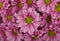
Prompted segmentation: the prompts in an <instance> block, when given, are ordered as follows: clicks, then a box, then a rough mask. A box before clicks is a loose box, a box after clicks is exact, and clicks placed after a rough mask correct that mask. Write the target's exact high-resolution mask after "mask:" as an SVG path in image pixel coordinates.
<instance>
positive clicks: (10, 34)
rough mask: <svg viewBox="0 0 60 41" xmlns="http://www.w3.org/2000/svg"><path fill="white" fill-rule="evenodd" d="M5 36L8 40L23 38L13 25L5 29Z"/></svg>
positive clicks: (14, 40) (13, 40)
mask: <svg viewBox="0 0 60 41" xmlns="http://www.w3.org/2000/svg"><path fill="white" fill-rule="evenodd" d="M6 36H7V40H8V41H21V39H23V35H22V34H21V33H20V31H19V30H18V28H17V27H15V26H9V27H8V30H7V31H6Z"/></svg>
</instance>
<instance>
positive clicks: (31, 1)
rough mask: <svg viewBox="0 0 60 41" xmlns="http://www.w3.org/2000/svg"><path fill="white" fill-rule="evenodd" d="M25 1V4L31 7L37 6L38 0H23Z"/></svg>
mask: <svg viewBox="0 0 60 41" xmlns="http://www.w3.org/2000/svg"><path fill="white" fill-rule="evenodd" d="M23 1H24V5H25V6H26V7H27V8H29V7H33V8H36V7H37V6H36V1H37V0H23Z"/></svg>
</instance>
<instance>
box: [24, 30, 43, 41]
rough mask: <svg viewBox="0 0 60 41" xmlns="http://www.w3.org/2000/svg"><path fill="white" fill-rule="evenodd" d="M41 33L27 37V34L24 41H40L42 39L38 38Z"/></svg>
mask: <svg viewBox="0 0 60 41" xmlns="http://www.w3.org/2000/svg"><path fill="white" fill-rule="evenodd" d="M41 34H42V33H39V32H38V31H37V32H34V33H33V34H32V35H29V34H28V33H26V34H25V36H24V37H25V39H24V40H25V41H42V38H41V37H40V36H42V35H41Z"/></svg>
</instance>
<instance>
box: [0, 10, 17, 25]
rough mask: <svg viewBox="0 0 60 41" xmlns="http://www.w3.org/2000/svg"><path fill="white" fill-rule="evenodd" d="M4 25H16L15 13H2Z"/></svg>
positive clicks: (8, 11) (7, 11)
mask: <svg viewBox="0 0 60 41" xmlns="http://www.w3.org/2000/svg"><path fill="white" fill-rule="evenodd" d="M1 16H2V20H3V23H5V24H7V25H10V24H15V23H16V18H15V16H14V13H13V12H12V11H10V10H6V11H4V12H3V13H1Z"/></svg>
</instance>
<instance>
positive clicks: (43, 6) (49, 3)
mask: <svg viewBox="0 0 60 41" xmlns="http://www.w3.org/2000/svg"><path fill="white" fill-rule="evenodd" d="M55 4H56V0H38V1H37V7H38V10H39V11H43V12H47V13H50V11H51V10H54V8H55Z"/></svg>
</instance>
